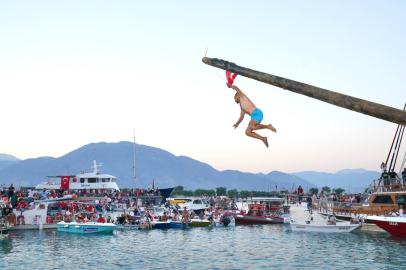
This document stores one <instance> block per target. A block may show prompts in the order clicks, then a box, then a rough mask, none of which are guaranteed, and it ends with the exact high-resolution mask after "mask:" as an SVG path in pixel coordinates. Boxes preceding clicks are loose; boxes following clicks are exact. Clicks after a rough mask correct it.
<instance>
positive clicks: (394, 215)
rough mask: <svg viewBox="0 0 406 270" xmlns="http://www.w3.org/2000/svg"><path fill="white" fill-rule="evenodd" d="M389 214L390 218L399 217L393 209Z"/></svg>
mask: <svg viewBox="0 0 406 270" xmlns="http://www.w3.org/2000/svg"><path fill="white" fill-rule="evenodd" d="M390 214H391V216H392V217H398V216H399V213H398V212H396V209H395V208H393V209H392V212H391V213H390Z"/></svg>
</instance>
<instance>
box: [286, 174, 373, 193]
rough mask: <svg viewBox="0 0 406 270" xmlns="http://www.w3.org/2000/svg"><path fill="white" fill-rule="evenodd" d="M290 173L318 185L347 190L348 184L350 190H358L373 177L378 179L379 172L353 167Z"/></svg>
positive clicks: (364, 186) (363, 187) (365, 185)
mask: <svg viewBox="0 0 406 270" xmlns="http://www.w3.org/2000/svg"><path fill="white" fill-rule="evenodd" d="M292 175H295V176H298V177H300V178H302V179H305V180H307V181H309V182H311V183H313V184H315V185H317V186H318V187H324V186H329V187H331V188H343V189H345V190H346V191H347V192H348V188H349V186H350V188H351V189H352V191H354V190H356V191H357V192H360V191H361V190H363V189H365V188H366V187H367V186H368V185H369V184H371V183H372V181H373V180H374V179H378V178H379V177H380V176H381V173H380V172H374V171H367V170H364V169H355V170H341V171H338V172H336V173H324V172H313V171H305V172H298V173H292Z"/></svg>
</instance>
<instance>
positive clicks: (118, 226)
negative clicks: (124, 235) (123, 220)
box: [116, 224, 140, 230]
mask: <svg viewBox="0 0 406 270" xmlns="http://www.w3.org/2000/svg"><path fill="white" fill-rule="evenodd" d="M139 228H140V226H139V225H137V224H116V229H117V230H138V229H139Z"/></svg>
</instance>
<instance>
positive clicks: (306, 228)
mask: <svg viewBox="0 0 406 270" xmlns="http://www.w3.org/2000/svg"><path fill="white" fill-rule="evenodd" d="M361 227H362V224H361V223H360V224H350V223H349V222H339V223H337V225H326V224H325V223H323V222H313V221H290V228H291V230H292V231H300V232H324V233H349V232H356V231H358V230H360V229H361Z"/></svg>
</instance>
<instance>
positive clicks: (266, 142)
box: [262, 137, 269, 148]
mask: <svg viewBox="0 0 406 270" xmlns="http://www.w3.org/2000/svg"><path fill="white" fill-rule="evenodd" d="M262 141H263V142H264V144H265V146H266V148H268V147H269V144H268V138H267V137H264V138H263V139H262Z"/></svg>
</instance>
